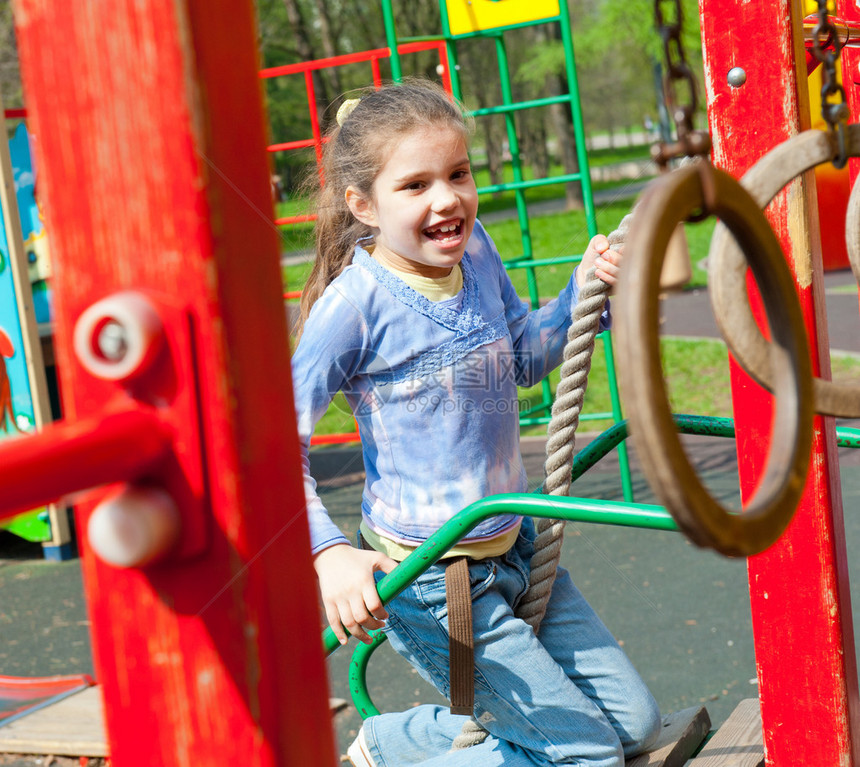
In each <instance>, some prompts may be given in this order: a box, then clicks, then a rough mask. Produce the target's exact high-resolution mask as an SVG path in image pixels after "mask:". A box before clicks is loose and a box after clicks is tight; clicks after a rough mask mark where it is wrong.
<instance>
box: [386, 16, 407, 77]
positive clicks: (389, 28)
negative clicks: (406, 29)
mask: <svg viewBox="0 0 860 767" xmlns="http://www.w3.org/2000/svg"><path fill="white" fill-rule="evenodd" d="M382 20H383V24H384V25H385V44H386V45H387V46H388V48H389V50H390V51H391V59H390V60H391V79H392V80H394V82H400V81H401V80H402V79H403V73H402V69H401V67H400V52H399V51H398V50H397V32H396V31H395V29H394V11H393V10H392V8H391V0H382Z"/></svg>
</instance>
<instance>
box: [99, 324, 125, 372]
mask: <svg viewBox="0 0 860 767" xmlns="http://www.w3.org/2000/svg"><path fill="white" fill-rule="evenodd" d="M96 344H97V345H98V349H99V353H100V354H101V355H102V357H104V358H105V359H106V360H108V361H110V362H119V361H120V360H121V359H122V358H123V357H125V355H126V352H128V335H127V333H126V329H125V327H123V326H122V325H121V324H120V323H119V322H117V321H116V320H108V321H107V322H106V323H105V324H104V326H103V327H102V329H101V330H100V331H99V334H98V338H97V339H96Z"/></svg>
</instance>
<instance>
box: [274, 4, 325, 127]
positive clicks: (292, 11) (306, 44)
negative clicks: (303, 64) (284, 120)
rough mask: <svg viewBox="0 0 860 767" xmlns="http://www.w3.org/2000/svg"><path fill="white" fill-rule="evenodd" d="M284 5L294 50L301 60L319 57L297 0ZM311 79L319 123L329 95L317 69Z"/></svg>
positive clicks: (321, 120) (311, 59)
mask: <svg viewBox="0 0 860 767" xmlns="http://www.w3.org/2000/svg"><path fill="white" fill-rule="evenodd" d="M284 6H285V7H286V9H287V19H288V20H289V22H290V26H291V27H292V28H293V31H294V33H295V41H296V51H297V53H298V54H299V57H300V58H301V59H302V61H313V60H314V59H318V58H320V57H319V56H318V55H316V52H315V50H314V44H313V38H312V37H311V34H310V29H309V28H308V25H307V23H306V22H305V18H304V15H303V14H302V9H301V6H300V5H299V3H298V0H284ZM311 79H312V80H313V85H314V95H315V97H316V98H315V100H316V111H317V119H318V120H319V122H320V125H322V124H323V120H324V118H325V110H326V107H328V105H329V103H330V102H331V100H332V99H331V95H330V94H329V91H328V88H327V87H326V81H325V79H324V78H323V77H322V76H321V74H320V72H319V70H316V71H314V72H313V73H311Z"/></svg>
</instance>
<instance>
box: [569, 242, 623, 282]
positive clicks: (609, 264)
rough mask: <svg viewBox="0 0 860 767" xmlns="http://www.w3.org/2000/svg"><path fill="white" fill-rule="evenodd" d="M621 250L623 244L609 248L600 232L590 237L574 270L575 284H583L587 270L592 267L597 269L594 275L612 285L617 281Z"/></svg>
mask: <svg viewBox="0 0 860 767" xmlns="http://www.w3.org/2000/svg"><path fill="white" fill-rule="evenodd" d="M623 250H624V246H623V245H621V246H616V248H615V249H612V248H610V247H609V240H608V239H607V238H606V237H605V236H604V235H602V234H598V235H595V236H594V237H592V238H591V242H589V243H588V247H587V248H586V249H585V253H584V254H583V256H582V263H581V264H580V265H579V269H577V271H576V284H577V285H579V287H580V288H581V287H582V286H583V285H585V279H586V277H587V276H588V272H589V271H590V270H591V268H592V267H594V268H595V269H596V270H597V271H596V275H597V276H598V277H599V278H600V279H601V280H603V281H604V282H605V283H606V284H607V285H612V286H613V287H614V286H615V285H616V284H617V282H618V275H619V272H620V267H621V260H622V254H623Z"/></svg>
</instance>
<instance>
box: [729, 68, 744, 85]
mask: <svg viewBox="0 0 860 767" xmlns="http://www.w3.org/2000/svg"><path fill="white" fill-rule="evenodd" d="M726 80H727V81H728V83H729V85H731V86H732V88H740V87H741V86H742V85H743V84H744V83H745V82H746V81H747V73H746V72H745V71H744V70H743V69H742V68H741V67H732V68H731V69H730V70H729V73H728V75H726Z"/></svg>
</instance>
